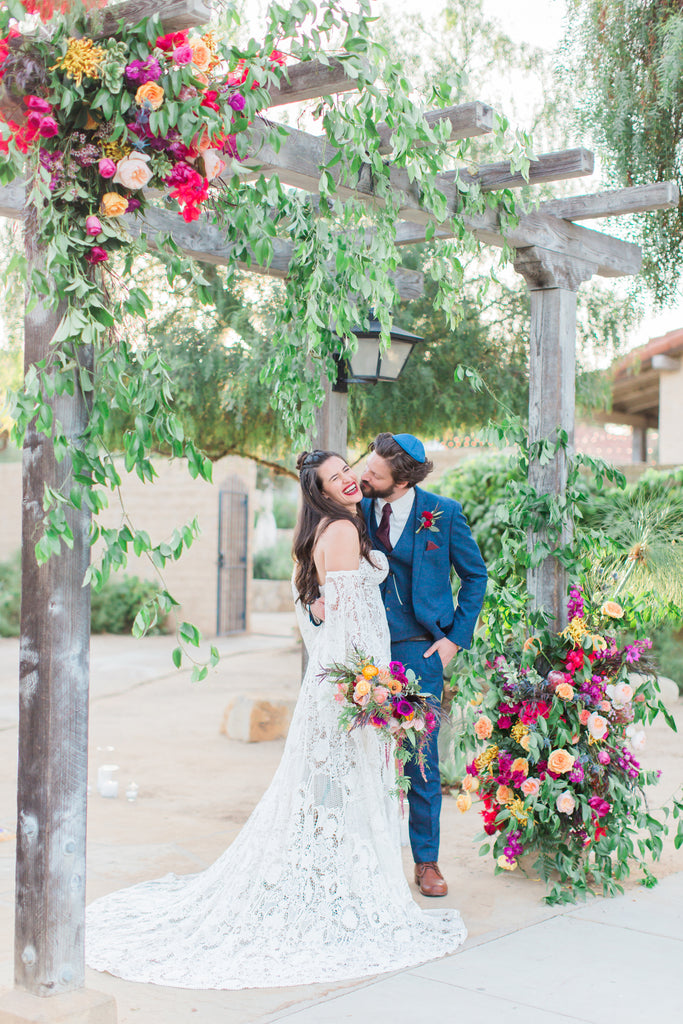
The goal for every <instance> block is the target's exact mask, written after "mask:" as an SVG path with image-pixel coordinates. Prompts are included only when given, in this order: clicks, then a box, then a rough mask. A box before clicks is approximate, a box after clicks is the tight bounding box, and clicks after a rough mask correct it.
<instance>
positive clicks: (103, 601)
mask: <svg viewBox="0 0 683 1024" xmlns="http://www.w3.org/2000/svg"><path fill="white" fill-rule="evenodd" d="M157 590H158V588H157V586H156V584H155V583H150V582H149V581H148V580H141V579H139V578H138V577H137V576H113V577H111V578H110V579H109V580H107V582H106V583H105V584H104V586H103V587H102V589H101V590H100V591H98V592H94V591H93V592H92V596H91V616H90V629H91V632H92V633H130V631H131V629H132V628H133V620H134V619H135V616H136V615H137V613H138V611H139V610H140V606H141V605H142V604H144V602H145V601H148V600H149V599H150V598H151V597H153V596H154V594H156V592H157ZM20 606H21V556H20V555H19V554H18V553H17V554H16V555H15V556H14V557H13V558H11V559H9V561H7V562H0V636H19V632H20V617H19V616H20ZM151 632H152V633H161V632H163V629H162V628H161V627H160V626H157V627H155V629H153V630H151Z"/></svg>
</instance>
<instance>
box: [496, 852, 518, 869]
mask: <svg viewBox="0 0 683 1024" xmlns="http://www.w3.org/2000/svg"><path fill="white" fill-rule="evenodd" d="M496 864H497V865H498V867H499V868H503V870H504V871H514V870H515V868H516V867H517V861H516V860H508V859H507V857H506V856H505V854H504V853H501V855H500V857H499V858H498V860H497V861H496Z"/></svg>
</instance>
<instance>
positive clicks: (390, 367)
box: [379, 341, 413, 380]
mask: <svg viewBox="0 0 683 1024" xmlns="http://www.w3.org/2000/svg"><path fill="white" fill-rule="evenodd" d="M412 347H413V346H412V344H411V343H406V342H405V341H392V343H391V347H390V348H388V349H387V351H386V352H384V354H383V355H382V362H381V366H380V371H379V375H380V379H381V380H396V379H397V378H398V376H399V374H400V373H401V370H402V369H403V367H404V366H405V362H406V359H407V358H408V356H409V355H410V352H411V349H412Z"/></svg>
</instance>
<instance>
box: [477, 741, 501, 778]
mask: <svg viewBox="0 0 683 1024" xmlns="http://www.w3.org/2000/svg"><path fill="white" fill-rule="evenodd" d="M497 757H498V747H497V746H496V745H495V743H494V744H493V746H491V747H487V748H486V750H484V751H482V753H481V754H480V755H479V757H477V758H475V761H474V763H475V765H476V766H477V771H478V772H479V774H480V775H481V773H482V772H483V771H485V770H486V769H487V768H488V769H489V775H491V774H492V773H491V762H492V761H495V759H496V758H497Z"/></svg>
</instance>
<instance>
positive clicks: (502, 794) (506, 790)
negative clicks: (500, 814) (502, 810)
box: [496, 786, 515, 804]
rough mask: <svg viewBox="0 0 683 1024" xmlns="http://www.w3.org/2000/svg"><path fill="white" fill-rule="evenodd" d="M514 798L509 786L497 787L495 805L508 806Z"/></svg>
mask: <svg viewBox="0 0 683 1024" xmlns="http://www.w3.org/2000/svg"><path fill="white" fill-rule="evenodd" d="M514 798H515V794H514V793H513V791H512V790H511V789H510V787H509V786H499V787H498V789H497V790H496V803H498V804H509V803H510V801H511V800H514Z"/></svg>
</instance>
